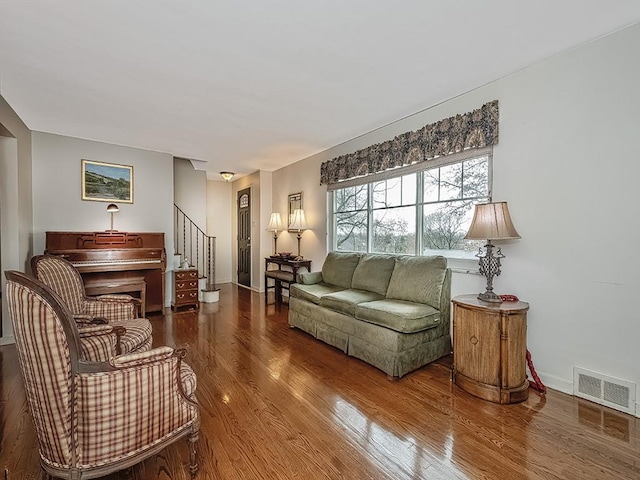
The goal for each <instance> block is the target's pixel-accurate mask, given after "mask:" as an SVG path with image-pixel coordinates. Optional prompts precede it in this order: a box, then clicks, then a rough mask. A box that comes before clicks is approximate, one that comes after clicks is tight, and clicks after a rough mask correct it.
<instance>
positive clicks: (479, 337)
mask: <svg viewBox="0 0 640 480" xmlns="http://www.w3.org/2000/svg"><path fill="white" fill-rule="evenodd" d="M452 302H453V371H452V375H453V381H454V382H455V384H456V385H458V386H459V387H460V388H462V389H463V390H465V391H467V392H469V393H471V394H472V395H475V396H476V397H480V398H483V399H485V400H489V401H491V402H496V403H503V404H505V403H517V402H522V401H524V400H526V399H527V398H528V396H529V382H528V381H527V372H526V362H527V360H526V355H527V311H528V310H529V304H528V303H526V302H520V301H517V302H502V303H488V302H483V301H482V300H479V299H478V298H477V296H476V295H460V296H457V297H454V298H453V300H452Z"/></svg>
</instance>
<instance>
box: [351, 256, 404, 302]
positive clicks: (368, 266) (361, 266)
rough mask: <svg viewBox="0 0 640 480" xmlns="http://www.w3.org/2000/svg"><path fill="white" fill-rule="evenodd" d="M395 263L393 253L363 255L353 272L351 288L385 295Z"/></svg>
mask: <svg viewBox="0 0 640 480" xmlns="http://www.w3.org/2000/svg"><path fill="white" fill-rule="evenodd" d="M395 264H396V257H394V256H392V255H376V254H372V255H363V256H362V257H361V258H360V261H359V262H358V266H357V267H356V269H355V271H354V272H353V279H352V280H351V288H357V289H359V290H367V291H369V292H375V293H379V294H380V295H385V294H386V293H387V288H388V287H389V280H390V279H391V273H392V272H393V268H394V266H395Z"/></svg>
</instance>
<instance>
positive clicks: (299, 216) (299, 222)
mask: <svg viewBox="0 0 640 480" xmlns="http://www.w3.org/2000/svg"><path fill="white" fill-rule="evenodd" d="M307 228H308V227H307V219H306V218H305V216H304V210H302V209H301V208H298V209H296V210H294V211H293V221H292V222H291V225H289V230H297V231H298V256H300V238H301V237H302V232H303V231H305V230H307Z"/></svg>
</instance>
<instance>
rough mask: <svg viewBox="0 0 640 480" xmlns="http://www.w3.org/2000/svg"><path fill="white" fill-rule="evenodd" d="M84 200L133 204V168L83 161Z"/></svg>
mask: <svg viewBox="0 0 640 480" xmlns="http://www.w3.org/2000/svg"><path fill="white" fill-rule="evenodd" d="M82 200H93V201H96V202H118V203H133V167H131V166H128V165H116V164H114V163H104V162H94V161H93V160H82Z"/></svg>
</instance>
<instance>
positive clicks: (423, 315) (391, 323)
mask: <svg viewBox="0 0 640 480" xmlns="http://www.w3.org/2000/svg"><path fill="white" fill-rule="evenodd" d="M355 317H356V318H357V319H358V320H363V321H365V322H369V323H373V324H375V325H379V326H381V327H386V328H390V329H391V330H395V331H396V332H402V333H414V332H420V331H422V330H427V329H429V328H433V327H435V326H437V325H439V324H440V312H439V311H438V310H436V309H435V308H433V307H431V306H430V305H425V304H422V303H414V302H407V301H404V300H389V299H384V300H376V301H373V302H366V303H361V304H359V305H358V306H357V307H356V309H355Z"/></svg>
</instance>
